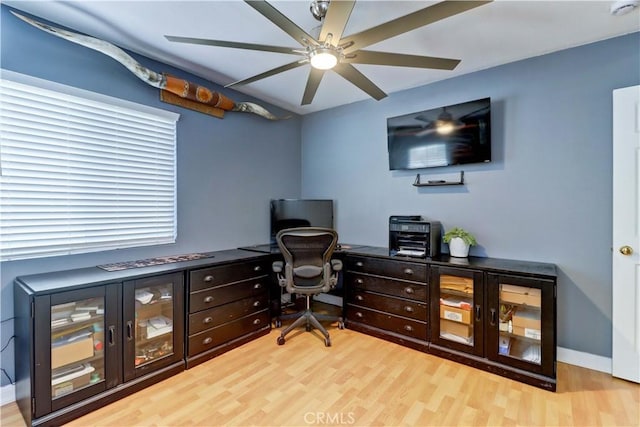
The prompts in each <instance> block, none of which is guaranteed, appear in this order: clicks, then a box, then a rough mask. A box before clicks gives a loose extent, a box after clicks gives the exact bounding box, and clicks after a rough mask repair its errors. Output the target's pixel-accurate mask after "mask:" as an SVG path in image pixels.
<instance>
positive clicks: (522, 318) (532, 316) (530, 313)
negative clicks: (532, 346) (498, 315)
mask: <svg viewBox="0 0 640 427" xmlns="http://www.w3.org/2000/svg"><path fill="white" fill-rule="evenodd" d="M512 322H513V327H514V329H515V328H516V327H518V328H528V329H537V330H540V329H542V328H541V327H540V325H541V322H540V311H537V310H526V309H520V310H517V311H516V312H515V313H514V315H513V318H512ZM523 336H524V335H523Z"/></svg>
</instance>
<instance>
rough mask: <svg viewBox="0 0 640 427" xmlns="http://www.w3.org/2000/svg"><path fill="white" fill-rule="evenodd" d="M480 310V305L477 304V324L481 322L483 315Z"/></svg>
mask: <svg viewBox="0 0 640 427" xmlns="http://www.w3.org/2000/svg"><path fill="white" fill-rule="evenodd" d="M480 310H481V309H480V304H476V322H479V321H480V313H481V311H480Z"/></svg>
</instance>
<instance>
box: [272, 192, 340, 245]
mask: <svg viewBox="0 0 640 427" xmlns="http://www.w3.org/2000/svg"><path fill="white" fill-rule="evenodd" d="M293 227H325V228H333V200H329V199H327V200H324V199H317V200H312V199H278V200H271V243H272V244H275V243H276V234H277V233H278V231H280V230H282V229H285V228H293Z"/></svg>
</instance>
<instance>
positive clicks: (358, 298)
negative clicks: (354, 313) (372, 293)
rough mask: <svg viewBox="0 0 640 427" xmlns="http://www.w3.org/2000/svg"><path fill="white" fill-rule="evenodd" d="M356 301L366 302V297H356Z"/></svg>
mask: <svg viewBox="0 0 640 427" xmlns="http://www.w3.org/2000/svg"><path fill="white" fill-rule="evenodd" d="M356 299H357V300H358V301H364V297H363V296H362V295H356Z"/></svg>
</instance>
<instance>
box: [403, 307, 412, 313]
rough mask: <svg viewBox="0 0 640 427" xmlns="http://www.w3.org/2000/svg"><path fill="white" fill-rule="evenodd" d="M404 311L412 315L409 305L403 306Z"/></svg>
mask: <svg viewBox="0 0 640 427" xmlns="http://www.w3.org/2000/svg"><path fill="white" fill-rule="evenodd" d="M404 311H406V312H407V313H413V307H411V306H410V305H405V306H404Z"/></svg>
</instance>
